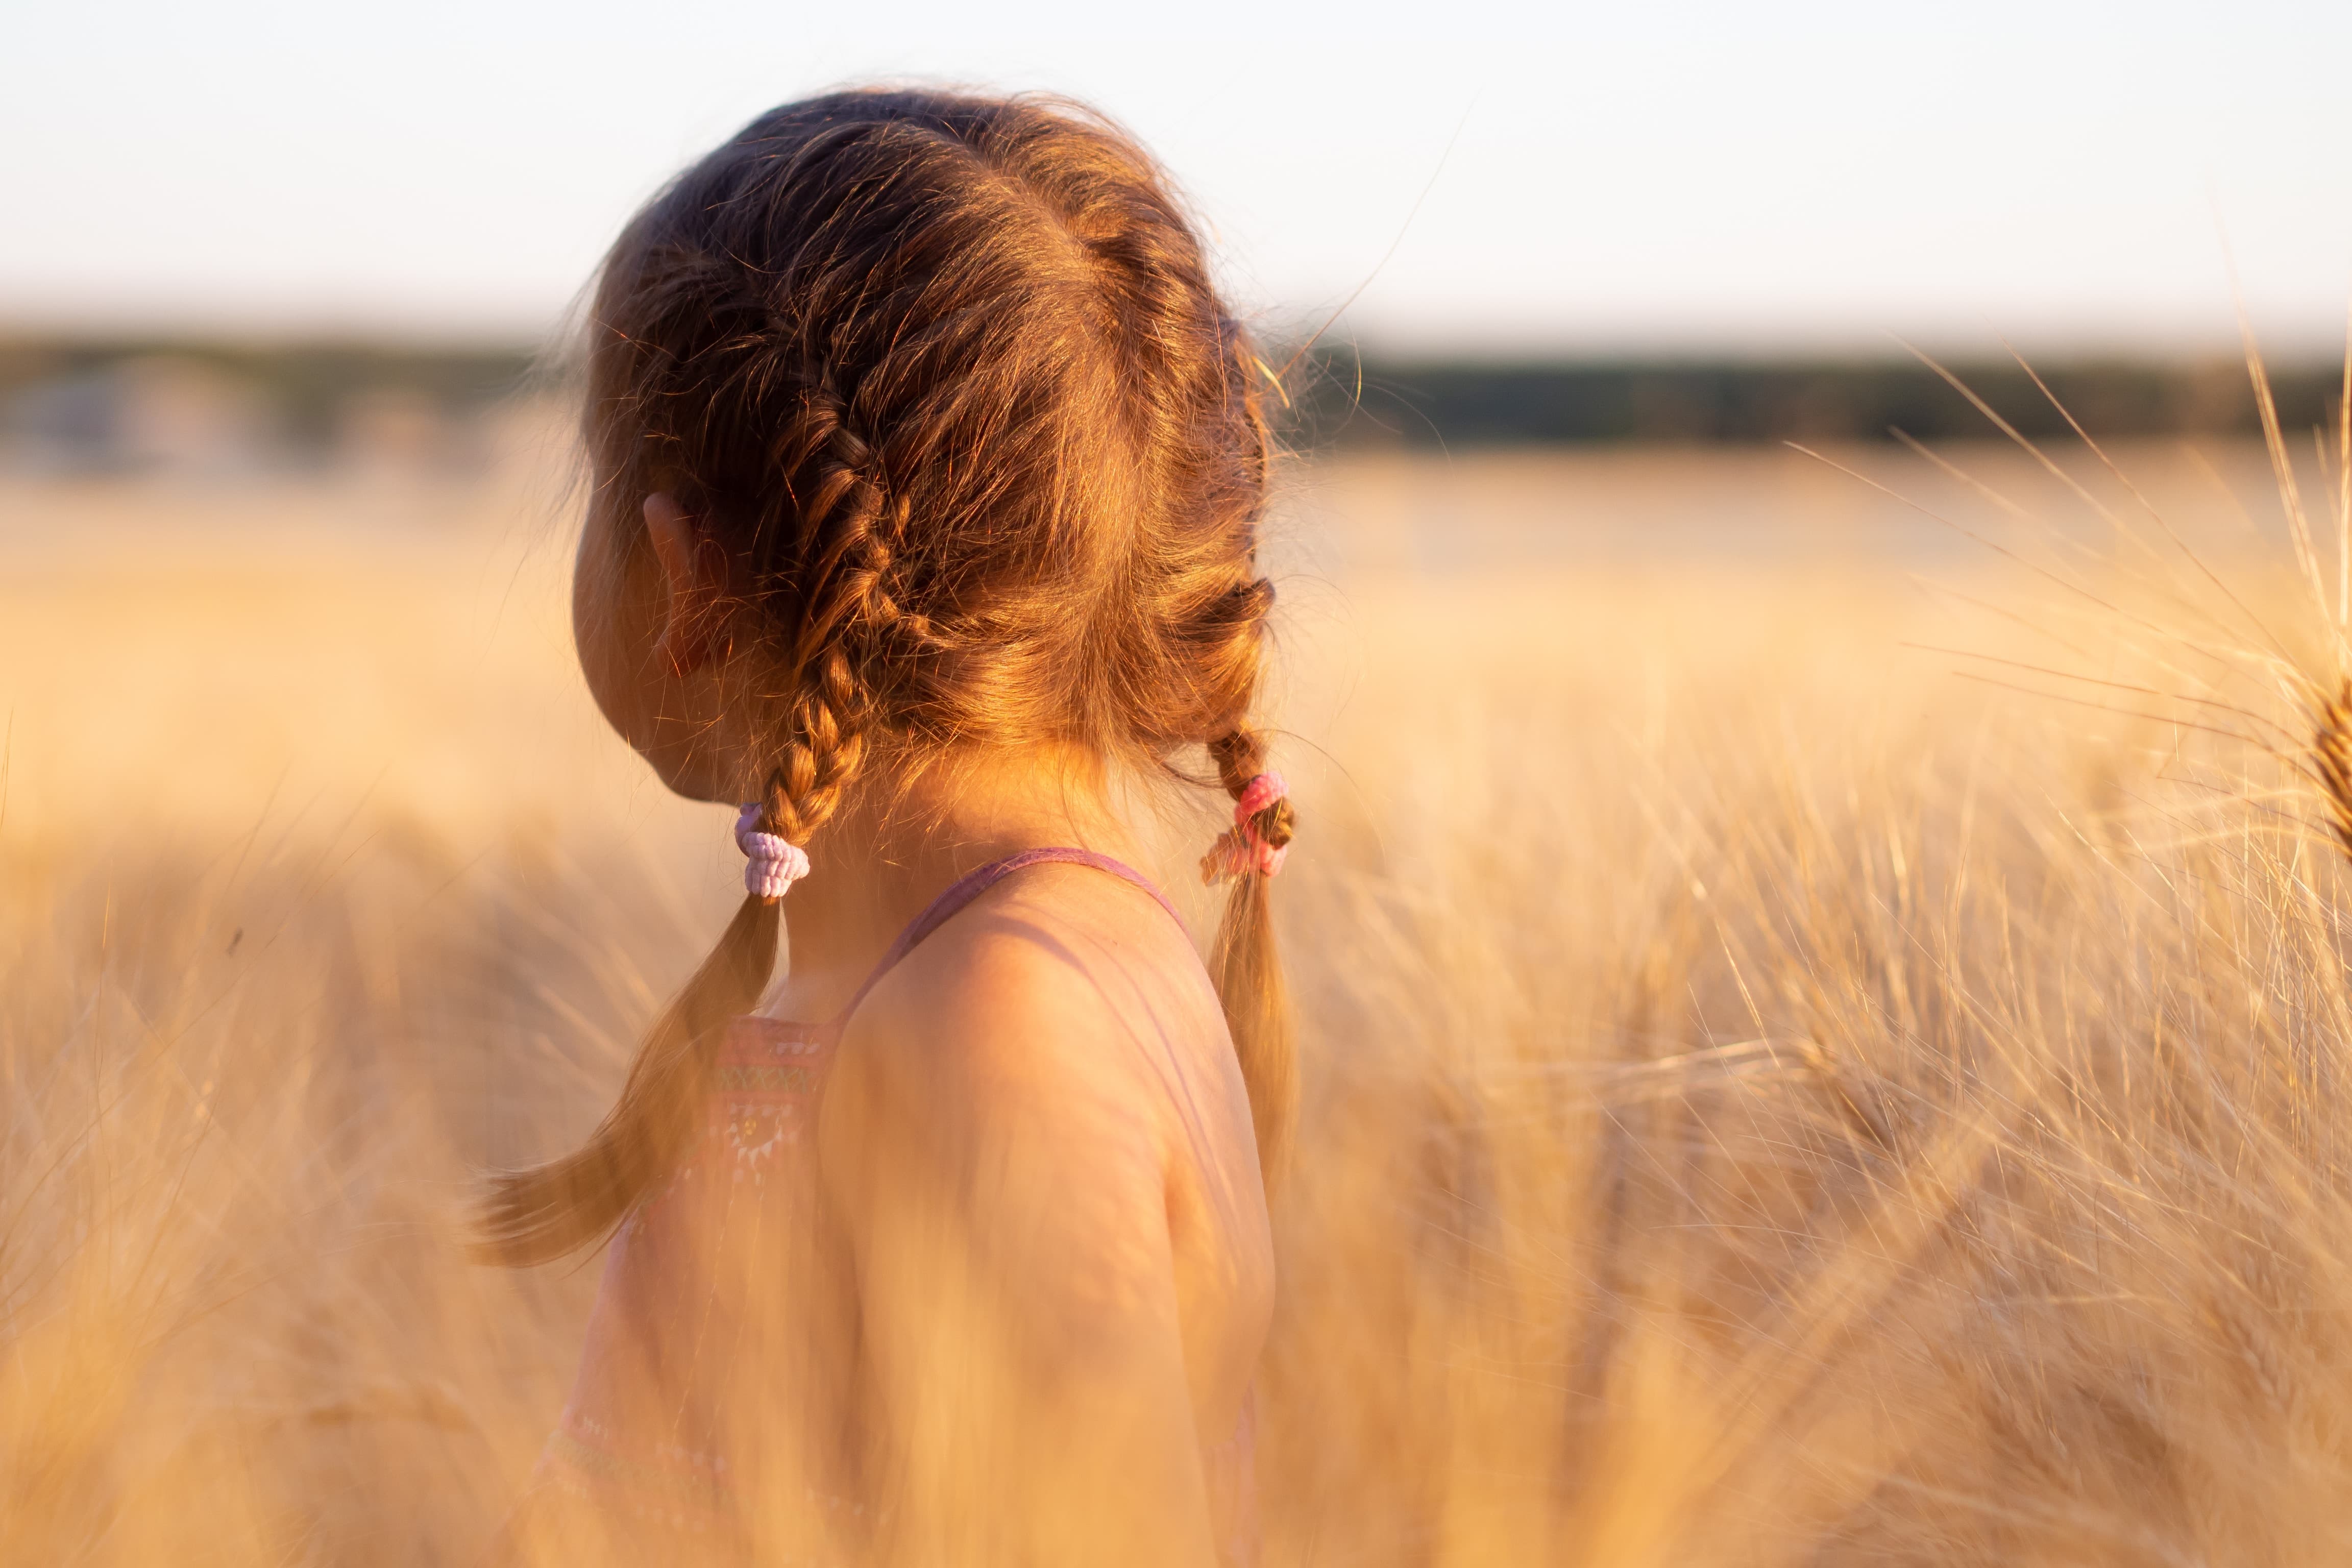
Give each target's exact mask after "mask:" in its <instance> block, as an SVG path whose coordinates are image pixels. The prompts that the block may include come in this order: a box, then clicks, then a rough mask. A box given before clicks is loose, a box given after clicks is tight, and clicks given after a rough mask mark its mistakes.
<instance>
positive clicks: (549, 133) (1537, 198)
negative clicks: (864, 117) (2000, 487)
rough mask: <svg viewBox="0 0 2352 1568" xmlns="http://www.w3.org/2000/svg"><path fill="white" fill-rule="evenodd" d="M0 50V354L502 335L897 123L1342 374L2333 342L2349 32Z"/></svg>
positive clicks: (1412, 16)
mask: <svg viewBox="0 0 2352 1568" xmlns="http://www.w3.org/2000/svg"><path fill="white" fill-rule="evenodd" d="M5 3H6V11H5V20H0V42H4V43H5V53H6V57H7V58H8V60H9V68H8V72H7V76H8V84H7V87H6V89H5V92H0V203H5V206H0V211H5V218H0V325H5V324H11V323H14V324H29V325H42V324H59V323H63V324H74V325H96V326H137V327H151V328H152V327H163V328H190V327H193V328H199V329H202V328H218V327H221V326H230V327H236V328H260V329H266V330H269V331H295V332H299V331H318V330H335V331H359V332H366V333H399V332H412V331H425V332H430V333H434V334H436V335H459V336H484V335H488V336H513V335H528V334H531V333H535V332H538V331H543V330H544V329H545V328H546V327H547V325H548V324H549V323H551V321H554V320H556V319H557V318H558V316H559V314H560V312H561V311H562V309H563V307H564V306H565V304H566V303H567V301H568V300H570V299H571V298H572V295H573V293H574V291H575V290H576V289H577V288H578V287H579V285H580V283H581V281H582V280H583V279H584V278H585V277H586V276H587V273H588V271H589V269H590V268H591V267H593V264H594V262H595V259H596V257H597V255H598V252H599V251H600V250H601V248H602V247H604V244H605V243H606V242H607V241H608V240H609V239H610V237H612V235H613V233H614V230H615V229H616V228H617V227H618V226H619V225H620V224H621V222H622V221H623V220H624V218H625V216H627V214H628V212H629V210H630V209H631V207H632V206H633V205H635V203H636V202H638V201H640V200H641V199H643V197H644V196H645V195H646V194H647V193H649V192H650V191H651V190H653V189H654V188H655V187H656V185H657V184H659V183H660V181H661V180H662V179H663V178H664V177H665V176H666V175H667V174H669V173H671V172H672V171H674V170H675V169H676V168H677V166H678V165H680V164H681V163H684V162H685V161H687V160H688V159H689V158H690V157H691V156H693V155H694V154H695V153H698V152H700V151H702V150H703V149H705V148H706V147H708V146H709V145H710V144H712V143H714V142H717V141H719V139H721V138H722V137H724V136H725V135H726V134H727V133H728V132H730V131H732V130H733V129H734V128H735V127H736V126H738V125H739V124H740V122H741V121H744V120H746V119H748V118H749V117H750V116H751V114H753V113H754V112H756V111H757V110H761V109H762V108H764V107H766V106H767V105H769V104H772V103H775V102H779V101H782V100H785V99H788V98H791V97H793V96H795V95H797V94H801V93H804V92H807V91H809V90H811V89H816V88H820V87H824V86H826V85H830V84H834V83H837V82H842V81H846V80H859V79H875V78H897V77H908V76H913V77H920V78H929V79H955V80H961V81H966V82H972V83H978V84H983V85H988V86H994V87H1002V88H1027V87H1039V88H1047V89H1055V90H1059V91H1064V92H1069V93H1074V94H1076V95H1079V96H1081V97H1084V98H1086V99H1088V100H1091V101H1093V102H1094V103H1096V104H1097V105H1098V106H1100V107H1102V108H1103V109H1105V110H1108V111H1109V112H1110V113H1112V114H1113V115H1115V116H1117V117H1118V118H1119V119H1120V120H1122V121H1125V122H1126V123H1127V124H1128V125H1129V126H1130V127H1131V128H1133V129H1134V130H1135V131H1136V132H1139V134H1140V135H1141V136H1142V138H1143V139H1144V140H1145V141H1146V142H1147V143H1148V144H1150V146H1151V147H1152V148H1153V149H1154V150H1155V151H1156V152H1157V153H1159V154H1160V157H1161V158H1162V159H1163V160H1164V161H1165V162H1166V163H1167V164H1168V165H1169V166H1170V167H1171V169H1172V170H1173V172H1174V174H1175V175H1176V177H1177V179H1178V181H1179V182H1180V183H1181V184H1182V185H1183V186H1184V188H1185V189H1186V190H1187V191H1188V192H1189V193H1190V195H1191V196H1192V200H1193V201H1194V203H1195V205H1196V206H1197V208H1198V209H1199V211H1200V212H1201V213H1202V215H1203V216H1204V217H1205V218H1206V220H1207V221H1208V222H1209V223H1210V224H1211V226H1213V233H1214V235H1215V237H1216V241H1217V245H1218V248H1219V253H1220V255H1221V258H1222V259H1223V266H1224V268H1225V271H1226V274H1227V276H1228V278H1229V279H1231V281H1232V283H1233V286H1234V291H1235V293H1236V294H1237V295H1238V296H1239V299H1240V301H1241V302H1242V303H1243V304H1244V306H1245V307H1246V308H1248V309H1250V310H1254V311H1255V312H1257V313H1258V314H1259V315H1260V316H1261V318H1262V319H1263V320H1265V321H1267V322H1268V323H1269V324H1270V325H1273V326H1276V327H1277V328H1279V327H1283V326H1287V325H1289V324H1291V323H1294V322H1298V321H1310V322H1311V321H1316V320H1319V319H1320V317H1321V315H1322V314H1324V313H1328V311H1329V310H1332V309H1333V308H1335V307H1337V306H1338V305H1339V304H1340V302H1341V301H1342V300H1345V299H1347V298H1348V296H1349V294H1350V293H1352V292H1353V291H1355V290H1356V289H1357V288H1358V286H1359V285H1363V292H1362V294H1361V297H1360V300H1358V302H1357V303H1356V304H1355V305H1354V307H1353V308H1351V309H1350V310H1349V311H1348V312H1347V315H1346V317H1345V319H1344V321H1343V322H1342V325H1341V328H1340V331H1341V333H1342V335H1343V336H1352V337H1354V338H1356V339H1358V340H1360V341H1361V342H1365V343H1366V344H1367V345H1368V346H1371V347H1375V348H1389V349H1405V350H1419V351H1433V350H1437V351H1442V350H1449V349H1451V350H1467V351H1472V352H1479V353H1560V352H1568V353H1609V352H1623V351H1633V352H1641V351H1659V350H1664V351H1668V352H1710V351H1722V350H1731V351H1764V352H1769V351H1774V350H1807V349H1811V350H1823V349H1827V350H1844V349H1853V348H1862V349H1870V348H1873V347H1876V346H1880V345H1883V344H1885V342H1886V339H1887V337H1888V335H1889V334H1895V335H1900V336H1903V337H1906V338H1910V339H1914V340H1917V341H1922V342H1928V343H1932V344H1936V345H1938V346H1952V345H1958V346H1962V347H1966V346H1970V345H1974V346H1978V347H1989V346H1991V345H1992V344H1993V343H1994V342H1995V340H1996V338H1997V337H1998V336H1999V335H2002V334H2006V335H2008V336H2010V337H2011V338H2013V339H2016V340H2018V341H2020V342H2022V343H2025V344H2027V345H2029V346H2033V347H2037V348H2041V349H2042V350H2044V351H2048V350H2050V349H2053V348H2082V347H2091V348H2117V347H2120V348H2126V349H2128V348H2133V347H2141V348H2146V349H2149V350H2166V349H2172V348H2178V347H2181V346H2205V345H2212V344H2220V343H2224V342H2227V341H2228V340H2229V339H2230V337H2231V333H2232V332H2233V331H2234V328H2233V325H2232V316H2231V288H2230V283H2229V280H2228V275H2227V271H2226V268H2225V266H2224V262H2223V259H2222V257H2223V237H2224V236H2225V235H2226V237H2227V239H2228V243H2229V246H2230V247H2231V249H2233V250H2234V252H2235V254H2236V257H2237V264H2238V268H2239V271H2240V274H2241V276H2242V287H2243V291H2244V296H2245V298H2246V300H2247V302H2248V305H2249V308H2250V310H2252V313H2253V315H2254V318H2255V320H2256V322H2257V324H2258V326H2259V327H2260V328H2261V329H2262V330H2263V332H2264V333H2265V335H2266V337H2267V338H2268V339H2269V340H2270V341H2271V342H2272V343H2273V346H2274V347H2276V348H2279V349H2284V350H2294V349H2296V348H2312V347H2325V346H2326V345H2328V344H2329V343H2331V342H2340V341H2341V339H2342V335H2343V330H2344V328H2343V322H2344V318H2345V310H2346V304H2347V296H2352V156H2347V130H2352V124H2347V121H2352V5H2343V4H2337V5H2269V6H2262V5H2244V4H2233V5H2221V4H2206V5H2178V4H2170V3H2168V0H2137V3H2131V4H2109V5H2087V4H2081V3H2078V0H2042V3H2040V4H2014V3H2011V0H1969V3H1968V4H1964V5H1927V4H1920V3H1918V0H1895V3H1892V4H1890V3H1886V0H1878V3H1874V4H1867V5H1864V4H1844V3H1843V0H1839V3H1828V0H1811V3H1808V0H1785V3H1781V4H1764V3H1761V0H1750V3H1747V4H1738V5H1728V4H1718V5H1612V6H1598V5H1583V4H1573V3H1571V4H1558V5H1539V6H1538V5H1502V4H1448V3H1444V0H1421V3H1419V4H1414V5H1390V4H1365V5H1353V6H1335V5H1319V6H1310V5H1295V4H1286V3H1262V4H1241V5H1234V4H1224V3H1223V0H1218V3H1213V4H1203V3H1199V0H1187V3H1184V4H1181V5H1171V6H1167V7H1156V8H1155V7H1147V6H1144V5H1135V4H1127V5H1113V4H1099V3H1097V4H1092V5H1046V4H1030V5H999V6H992V7H982V6H974V5H969V4H957V5H950V4H938V3H934V0H900V3H897V4H891V5H873V4H854V3H853V4H844V5H830V6H822V7H820V6H814V5H803V4H773V3H772V4H764V5H748V4H733V3H722V0H670V3H667V4H662V5H644V4H638V5H616V4H609V3H606V0H566V3H564V4H560V5H559V4H553V3H543V0H518V3H508V4H501V3H499V0H482V3H477V4H465V5H460V4H452V3H448V0H410V3H404V4H402V5H397V6H394V5H364V4H341V3H339V4H328V5H320V4H317V3H316V0H310V3H308V4H303V5H262V4H253V3H250V0H230V3H227V4H215V5H186V4H184V3H180V4H172V5H163V4H156V3H152V0H131V3H127V4H122V5H59V4H47V5H40V6H39V7H38V8H35V7H34V6H32V5H29V4H27V0H5ZM1449 144H1450V145H1451V151H1450V152H1449V151H1448V147H1449ZM1424 189H1425V190H1426V192H1427V195H1426V199H1425V200H1423V201H1422V202H1421V205H1420V207H1419V210H1418V212H1417V213H1416V212H1415V211H1414V204H1415V201H1416V198H1417V197H1420V196H1421V195H1422V194H1423V191H1424ZM1409 216H1410V222H1408V217H1409ZM1391 247H1393V251H1392V253H1391ZM1384 256H1385V257H1386V258H1387V259H1386V261H1385V263H1383V260H1382V258H1383V257H1384Z"/></svg>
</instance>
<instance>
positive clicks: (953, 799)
mask: <svg viewBox="0 0 2352 1568" xmlns="http://www.w3.org/2000/svg"><path fill="white" fill-rule="evenodd" d="M1048 845H1075V846H1076V847H1081V848H1086V849H1093V850H1097V851H1099V852H1100V853H1103V854H1107V855H1110V856H1114V857H1116V858H1121V859H1133V858H1135V851H1134V840H1133V837H1132V836H1131V834H1130V833H1129V830H1128V828H1127V826H1126V825H1125V824H1123V823H1122V822H1120V821H1119V819H1118V815H1117V814H1116V813H1115V812H1114V811H1112V809H1111V807H1110V805H1109V802H1108V799H1107V798H1106V791H1105V788H1104V784H1103V779H1102V770H1101V767H1100V765H1099V764H1098V763H1096V762H1095V761H1094V760H1093V759H1091V758H1085V757H1077V756H1070V755H1065V754H1062V753H1059V752H1051V751H1046V750H1043V749H1030V748H1024V750H1022V751H1020V752H1002V753H992V754H984V755H972V756H962V757H957V758H954V759H951V760H950V761H947V762H942V763H931V764H930V765H928V766H925V767H923V768H921V769H919V770H918V771H913V772H908V773H901V774H900V775H898V777H895V778H893V777H889V776H887V775H886V776H881V777H873V778H869V779H868V780H866V782H865V783H864V784H863V785H862V787H861V788H859V790H858V791H857V792H856V795H854V796H853V797H852V799H850V800H849V801H847V802H845V803H844V805H843V807H842V809H841V810H840V811H839V812H838V813H836V814H835V816H834V817H833V819H832V820H831V821H829V822H828V823H826V824H825V826H824V829H823V830H822V831H820V832H819V833H818V835H817V836H816V838H815V841H814V843H812V844H811V845H810V847H809V851H810V853H809V858H810V862H811V867H810V871H809V874H808V876H807V877H805V878H804V879H802V880H801V881H799V882H798V883H796V884H794V885H793V890H792V892H791V894H790V895H789V896H788V897H787V898H786V899H785V900H784V930H785V932H786V939H785V940H786V943H787V947H786V958H787V963H786V968H787V969H788V971H789V973H788V977H787V979H786V980H785V983H784V985H783V988H782V992H781V993H780V994H779V995H778V996H777V998H776V1000H775V1002H774V1004H773V1007H774V1010H775V1011H777V1012H779V1013H780V1014H782V1016H786V1017H792V1018H800V1019H804V1020H816V1019H822V1018H828V1017H831V1016H833V1015H834V1014H835V1012H836V1011H838V1010H839V1009H840V1008H841V1007H843V1006H845V1005H847V1003H848V1001H849V999H850V996H851V995H852V994H853V993H855V991H856V987H857V985H858V984H859V983H860V982H861V981H863V980H864V979H865V977H866V973H867V972H868V971H869V970H871V969H872V968H873V966H874V965H875V963H877V962H879V960H880V959H881V957H882V955H883V953H884V952H886V951H887V949H888V947H889V945H890V942H892V940H893V939H894V938H896V937H897V935H898V932H899V931H902V930H904V929H905V928H906V926H907V925H908V922H910V921H913V920H914V919H915V917H916V916H918V915H919V914H920V913H921V912H922V910H923V908H924V906H925V905H927V904H929V902H930V901H931V900H933V899H935V898H937V897H938V896H939V895H940V892H941V891H942V890H944V889H946V888H947V887H948V886H949V885H950V884H951V883H953V882H954V881H955V880H956V879H958V878H959V877H961V876H963V875H964V874H965V873H967V872H970V871H973V870H976V869H978V868H981V867H982V866H986V865H988V864H990V863H992V862H993V861H996V860H1001V859H1003V858H1006V857H1008V856H1013V855H1017V854H1019V853H1021V852H1022V851H1023V850H1024V849H1034V848H1039V847H1045V846H1048Z"/></svg>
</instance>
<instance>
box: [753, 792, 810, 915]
mask: <svg viewBox="0 0 2352 1568" xmlns="http://www.w3.org/2000/svg"><path fill="white" fill-rule="evenodd" d="M767 811H768V808H767V807H766V806H764V805H761V804H760V803H759V802H758V801H756V800H750V801H745V802H744V803H743V809H742V810H740V811H739V812H737V813H736V814H735V847H737V848H738V849H740V850H741V851H743V853H744V855H745V856H746V857H748V858H749V859H750V862H751V863H750V864H749V865H747V866H745V867H744V868H743V890H744V891H745V892H747V893H750V894H751V896H752V897H753V898H758V899H781V898H782V897H783V896H784V894H785V892H786V890H787V889H790V888H791V887H792V885H793V883H794V882H797V881H799V880H800V879H802V878H803V877H805V876H807V875H808V873H809V858H808V851H807V850H805V849H803V848H802V847H800V846H799V845H797V844H795V843H793V841H792V840H791V839H789V838H786V837H783V836H782V835H781V834H775V833H762V832H761V831H760V822H761V818H762V817H764V816H766V815H767Z"/></svg>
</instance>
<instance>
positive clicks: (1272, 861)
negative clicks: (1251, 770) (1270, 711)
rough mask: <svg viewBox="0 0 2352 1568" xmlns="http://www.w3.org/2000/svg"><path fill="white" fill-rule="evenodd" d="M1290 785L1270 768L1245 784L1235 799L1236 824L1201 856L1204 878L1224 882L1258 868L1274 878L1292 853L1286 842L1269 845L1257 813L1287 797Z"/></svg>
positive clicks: (1262, 873) (1202, 876)
mask: <svg viewBox="0 0 2352 1568" xmlns="http://www.w3.org/2000/svg"><path fill="white" fill-rule="evenodd" d="M1289 795H1290V788H1289V786H1288V785H1287V784H1284V783H1283V782H1282V775H1281V774H1280V773H1276V772H1274V771H1273V770H1271V769H1268V770H1267V771H1266V772H1265V773H1260V774H1258V775H1257V776H1256V777H1255V778H1253V779H1252V780H1250V782H1249V783H1248V784H1244V785H1243V786H1242V793H1241V795H1240V797H1239V798H1238V799H1236V800H1235V801H1234V825H1233V826H1231V827H1229V828H1227V829H1225V831H1224V832H1223V833H1220V834H1219V835H1217V841H1216V842H1215V843H1214V844H1212V845H1211V846H1209V852H1208V853H1207V854H1206V855H1203V856H1202V857H1201V880H1202V881H1204V882H1211V883H1215V882H1222V881H1224V880H1225V879H1228V878H1231V877H1239V876H1242V875H1244V873H1246V872H1251V871H1255V872H1256V873H1257V874H1258V875H1259V876H1261V877H1271V876H1273V875H1274V874H1275V873H1276V871H1279V870H1281V869H1282V863H1283V861H1284V860H1286V859H1287V858H1289V855H1290V846H1289V845H1287V844H1270V843H1268V842H1267V841H1266V837H1265V834H1264V833H1262V832H1260V831H1259V830H1258V826H1257V816H1258V813H1260V812H1262V811H1264V810H1265V808H1266V807H1267V806H1269V805H1273V804H1274V803H1275V802H1276V801H1278V800H1283V799H1286V798H1288V796H1289Z"/></svg>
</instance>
